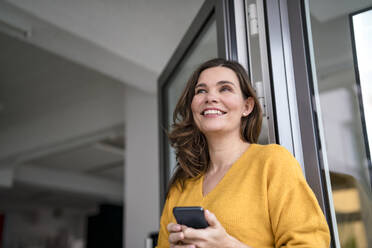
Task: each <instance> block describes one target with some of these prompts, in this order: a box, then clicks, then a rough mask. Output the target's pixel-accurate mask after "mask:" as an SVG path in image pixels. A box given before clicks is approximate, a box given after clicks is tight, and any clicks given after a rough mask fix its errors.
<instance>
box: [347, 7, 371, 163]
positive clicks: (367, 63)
mask: <svg viewBox="0 0 372 248" xmlns="http://www.w3.org/2000/svg"><path fill="white" fill-rule="evenodd" d="M352 28H353V31H354V32H353V34H354V36H353V41H354V45H355V46H354V58H355V59H356V61H354V63H355V66H356V68H357V71H356V73H357V75H356V76H357V79H359V87H360V88H359V89H360V102H361V106H362V111H363V112H362V115H363V116H364V118H365V129H366V138H367V142H366V144H367V146H368V147H367V149H368V150H369V156H370V154H371V144H372V84H371V83H370V82H371V81H372V67H371V58H372V50H371V49H370V46H371V44H372V9H369V10H366V11H363V12H361V13H358V14H355V15H353V16H352ZM369 159H371V157H369ZM369 169H371V168H369Z"/></svg>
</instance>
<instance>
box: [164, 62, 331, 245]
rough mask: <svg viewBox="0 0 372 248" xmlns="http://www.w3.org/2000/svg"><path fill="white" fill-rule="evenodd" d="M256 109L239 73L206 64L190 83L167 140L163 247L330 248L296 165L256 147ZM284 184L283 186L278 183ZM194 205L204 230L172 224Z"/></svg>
mask: <svg viewBox="0 0 372 248" xmlns="http://www.w3.org/2000/svg"><path fill="white" fill-rule="evenodd" d="M261 120H262V117H261V109H260V107H259V104H258V101H257V98H256V96H255V93H254V91H253V89H252V88H251V87H250V84H249V80H248V76H247V74H246V72H245V70H244V68H243V67H242V66H241V65H239V64H238V63H236V62H233V61H226V60H224V59H213V60H210V61H207V62H205V63H204V64H202V65H201V66H200V67H199V68H198V69H197V70H196V71H195V72H194V73H193V75H192V76H191V78H190V80H189V81H188V83H187V85H186V88H185V90H184V92H183V94H182V95H181V98H180V100H179V102H178V104H177V106H176V109H175V111H174V115H173V121H174V124H173V126H172V128H173V129H172V131H171V133H170V134H169V138H170V141H171V144H172V146H173V147H174V148H175V150H176V158H177V168H176V172H175V174H174V176H173V178H172V180H171V184H170V189H169V191H168V196H167V201H166V203H165V206H164V209H163V215H162V217H161V222H160V232H159V240H158V248H163V247H190V248H191V247H194V248H196V247H214V248H218V247H246V248H247V247H267V248H269V247H283V246H285V247H327V248H328V247H329V241H330V237H329V230H328V226H327V223H326V221H325V218H324V216H323V213H322V211H321V209H320V207H319V205H318V203H317V200H316V198H315V196H314V194H313V192H312V191H311V189H310V187H309V186H308V185H307V183H306V180H305V178H304V177H303V175H302V171H301V167H300V165H299V164H298V162H297V161H296V159H295V158H294V157H293V156H292V155H291V154H290V153H289V152H288V151H287V150H285V149H284V148H283V147H281V146H279V145H266V146H263V145H258V144H255V143H256V142H257V139H258V136H259V133H260V128H261ZM284 179H285V180H284ZM186 206H200V207H203V208H204V209H207V211H205V212H204V215H205V219H206V221H207V222H208V225H209V226H208V227H207V228H204V229H194V228H191V227H188V226H185V225H180V224H177V223H176V220H175V218H174V216H173V215H172V210H173V208H174V207H186Z"/></svg>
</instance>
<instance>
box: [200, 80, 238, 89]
mask: <svg viewBox="0 0 372 248" xmlns="http://www.w3.org/2000/svg"><path fill="white" fill-rule="evenodd" d="M216 84H217V85H223V84H231V85H233V86H235V84H234V83H232V82H230V81H227V80H221V81H218V82H217V83H216ZM200 87H207V84H205V83H200V84H197V85H196V86H195V89H196V88H200Z"/></svg>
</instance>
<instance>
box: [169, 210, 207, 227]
mask: <svg viewBox="0 0 372 248" xmlns="http://www.w3.org/2000/svg"><path fill="white" fill-rule="evenodd" d="M173 215H174V217H175V218H176V220H177V223H178V224H181V225H185V226H188V227H192V228H196V229H201V228H206V227H208V226H209V225H208V222H207V220H206V219H205V217H204V209H203V208H202V207H174V208H173Z"/></svg>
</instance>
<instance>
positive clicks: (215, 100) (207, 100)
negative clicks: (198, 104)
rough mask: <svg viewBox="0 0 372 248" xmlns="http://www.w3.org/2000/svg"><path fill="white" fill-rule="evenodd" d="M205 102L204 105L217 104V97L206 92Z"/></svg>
mask: <svg viewBox="0 0 372 248" xmlns="http://www.w3.org/2000/svg"><path fill="white" fill-rule="evenodd" d="M205 102H206V103H210V102H218V96H217V95H216V94H215V93H213V92H208V94H207V97H206V99H205Z"/></svg>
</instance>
